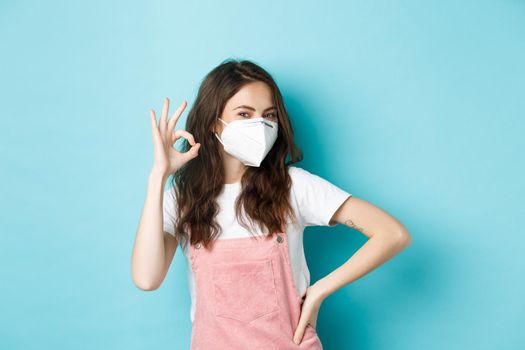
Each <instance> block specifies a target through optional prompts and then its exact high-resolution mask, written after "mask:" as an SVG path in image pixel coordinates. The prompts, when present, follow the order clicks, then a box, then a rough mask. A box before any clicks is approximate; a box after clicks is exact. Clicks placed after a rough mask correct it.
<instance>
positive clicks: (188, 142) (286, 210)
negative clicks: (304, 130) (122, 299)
mask: <svg viewBox="0 0 525 350" xmlns="http://www.w3.org/2000/svg"><path fill="white" fill-rule="evenodd" d="M185 107H186V101H183V102H182V103H181V105H180V106H179V107H178V108H177V110H176V111H175V112H174V114H173V116H172V117H171V118H170V119H168V108H169V100H168V99H167V98H166V99H165V100H164V106H163V109H162V114H161V116H160V120H159V122H158V123H157V118H156V116H155V112H154V111H153V110H151V111H150V118H151V127H152V132H153V145H154V164H153V167H152V169H151V172H150V175H149V180H148V190H147V196H146V200H145V203H144V208H143V211H142V216H141V219H140V223H139V226H138V230H137V235H136V240H135V245H134V249H133V257H132V277H133V281H134V283H135V284H136V285H137V286H138V287H139V288H141V289H143V290H154V289H156V288H158V287H159V286H160V285H161V283H162V281H163V280H164V277H165V275H166V272H167V271H168V268H169V266H170V264H171V261H172V259H173V256H174V254H175V251H176V249H177V246H179V245H180V247H181V249H182V250H183V253H184V255H185V256H186V258H187V261H188V281H189V285H190V294H191V299H192V307H191V314H190V318H191V321H192V337H191V349H206V350H208V349H243V350H244V349H279V350H287V349H310V350H313V349H322V344H321V340H320V339H319V336H318V335H317V332H316V321H317V315H318V311H319V308H320V305H321V303H322V301H323V300H324V299H325V298H326V297H328V296H329V295H330V294H331V293H333V292H335V291H336V290H337V289H339V288H341V287H343V286H345V285H346V284H348V283H350V282H352V281H354V280H356V279H358V278H360V277H361V276H363V275H365V274H366V273H368V272H370V271H371V270H372V269H374V268H376V267H377V266H379V265H380V264H381V263H383V262H384V261H386V260H387V259H389V258H390V257H392V256H393V255H395V254H396V253H397V252H399V251H400V250H402V249H403V248H404V247H406V246H407V245H408V244H409V243H410V241H411V238H410V236H409V234H408V232H407V230H406V228H405V227H404V226H403V225H402V224H401V223H400V222H399V221H398V220H396V219H395V218H393V217H392V216H390V215H389V214H388V213H386V212H384V211H383V210H381V209H380V208H378V207H376V206H374V205H372V204H370V203H368V202H366V201H364V200H362V199H359V198H356V197H355V196H352V195H351V194H350V193H348V192H346V191H345V190H343V189H341V188H339V187H337V186H335V185H334V184H332V183H330V182H328V181H327V180H325V179H323V178H321V177H319V176H317V175H314V174H312V173H310V172H309V171H307V170H304V169H302V168H300V167H296V166H294V165H293V164H294V163H297V162H299V161H300V160H301V159H302V158H303V157H302V153H301V151H300V150H299V149H298V148H297V146H296V145H295V144H294V138H293V129H292V125H291V123H290V119H289V118H288V114H287V111H286V109H285V106H284V103H283V99H282V96H281V93H280V91H279V89H278V87H277V85H276V83H275V81H274V80H273V79H272V77H271V75H270V74H269V73H268V72H267V71H265V70H264V69H263V68H261V67H260V66H258V65H257V64H255V63H253V62H250V61H246V60H244V61H237V60H233V59H229V60H226V61H224V62H222V63H221V64H220V65H219V66H217V67H216V68H214V69H213V70H212V71H211V72H210V73H208V75H207V76H206V77H205V79H204V80H203V82H202V84H201V86H200V88H199V91H198V95H197V98H196V100H195V102H194V105H193V108H192V109H191V110H190V111H189V114H188V118H187V122H186V130H183V129H175V126H176V124H177V121H178V119H179V118H180V116H181V114H182V112H183V111H184V109H185ZM174 130H175V131H174ZM179 138H183V144H182V149H181V151H180V152H179V151H178V150H176V149H175V148H174V147H173V144H174V143H175V141H176V140H178V139H179ZM197 141H198V142H197ZM287 157H289V159H288V160H287ZM170 175H173V176H172V177H171V179H172V181H171V187H170V188H169V189H168V190H164V186H165V183H166V181H167V179H168V178H169V177H170ZM337 223H341V224H345V225H347V226H349V227H351V228H354V229H356V230H358V231H360V232H361V233H363V234H365V235H367V236H368V237H370V239H369V240H368V241H367V243H366V244H364V245H363V246H362V247H361V248H360V249H359V250H358V251H357V252H356V253H355V254H354V255H353V256H352V257H351V258H350V259H349V260H348V261H347V262H346V263H345V264H343V265H342V266H340V267H339V268H337V269H336V270H334V271H333V272H331V273H330V274H328V275H327V276H325V277H324V278H322V279H320V280H318V281H317V282H315V283H314V284H313V285H310V274H309V271H308V267H307V265H306V259H305V256H304V251H303V230H304V228H305V227H306V226H314V225H322V226H334V225H336V224H337Z"/></svg>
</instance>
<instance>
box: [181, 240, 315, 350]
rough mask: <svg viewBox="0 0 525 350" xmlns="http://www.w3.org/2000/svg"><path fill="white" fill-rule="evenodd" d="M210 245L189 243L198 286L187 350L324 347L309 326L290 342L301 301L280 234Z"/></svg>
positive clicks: (297, 320)
mask: <svg viewBox="0 0 525 350" xmlns="http://www.w3.org/2000/svg"><path fill="white" fill-rule="evenodd" d="M213 243H214V244H213V246H212V247H211V248H210V249H206V248H205V247H204V246H202V245H201V244H196V245H195V246H194V245H191V244H190V245H189V254H190V261H191V268H192V270H193V273H194V276H195V286H196V303H195V317H194V320H193V328H192V334H191V346H190V350H223V349H224V350H297V349H307V350H322V349H323V346H322V344H321V340H320V339H319V336H318V335H317V332H316V330H315V329H314V328H313V327H312V326H311V325H310V324H309V325H307V326H306V330H305V332H304V336H303V339H302V341H301V343H299V344H295V343H294V342H293V335H294V332H295V330H296V328H297V324H298V323H299V317H300V313H301V305H302V297H301V296H300V295H299V293H298V291H297V288H296V286H295V283H294V281H293V277H292V271H291V265H290V257H289V253H288V237H287V236H286V234H285V233H284V232H278V233H277V234H275V235H273V237H271V238H270V237H264V236H258V237H241V238H228V239H219V240H216V241H214V242H213Z"/></svg>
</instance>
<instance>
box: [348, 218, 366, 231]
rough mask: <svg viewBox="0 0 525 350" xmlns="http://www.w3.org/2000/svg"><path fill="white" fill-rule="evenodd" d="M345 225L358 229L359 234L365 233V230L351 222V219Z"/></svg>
mask: <svg viewBox="0 0 525 350" xmlns="http://www.w3.org/2000/svg"><path fill="white" fill-rule="evenodd" d="M345 225H347V226H350V227H351V228H354V229H356V230H357V231H359V232H363V233H364V232H365V231H364V229H363V228H362V227H359V226H357V225H356V224H354V222H353V221H352V220H350V219H348V220H346V221H345Z"/></svg>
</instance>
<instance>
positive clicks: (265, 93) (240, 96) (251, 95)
mask: <svg viewBox="0 0 525 350" xmlns="http://www.w3.org/2000/svg"><path fill="white" fill-rule="evenodd" d="M272 102H273V100H272V90H271V89H270V87H269V86H268V85H267V84H266V83H263V82H260V81H256V82H251V83H248V84H245V85H244V86H243V87H242V88H241V89H240V90H239V91H237V93H236V94H235V95H233V96H232V97H231V98H230V99H229V100H228V102H226V105H227V106H232V105H235V106H238V105H241V104H247V105H250V106H254V107H255V108H258V107H260V108H266V107H268V106H270V105H271V104H272Z"/></svg>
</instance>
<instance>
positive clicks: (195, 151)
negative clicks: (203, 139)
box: [182, 143, 201, 161]
mask: <svg viewBox="0 0 525 350" xmlns="http://www.w3.org/2000/svg"><path fill="white" fill-rule="evenodd" d="M200 148H201V144H200V143H196V144H195V145H193V146H191V148H190V149H189V150H188V151H187V152H184V153H183V154H182V155H183V156H184V159H185V160H186V161H188V160H191V159H193V158H195V157H197V156H198V155H199V149H200Z"/></svg>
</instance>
